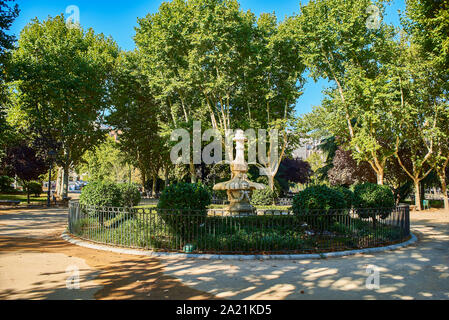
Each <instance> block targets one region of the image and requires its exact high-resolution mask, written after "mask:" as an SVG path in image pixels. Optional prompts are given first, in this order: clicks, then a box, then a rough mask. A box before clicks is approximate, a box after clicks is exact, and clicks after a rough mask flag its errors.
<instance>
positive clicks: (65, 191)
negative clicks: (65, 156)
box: [62, 164, 69, 199]
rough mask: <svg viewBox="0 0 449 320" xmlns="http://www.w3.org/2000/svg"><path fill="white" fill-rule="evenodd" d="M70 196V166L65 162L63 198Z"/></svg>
mask: <svg viewBox="0 0 449 320" xmlns="http://www.w3.org/2000/svg"><path fill="white" fill-rule="evenodd" d="M68 197H69V166H68V164H64V173H63V178H62V199H66V198H68Z"/></svg>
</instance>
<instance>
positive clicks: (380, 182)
mask: <svg viewBox="0 0 449 320" xmlns="http://www.w3.org/2000/svg"><path fill="white" fill-rule="evenodd" d="M376 175H377V184H378V185H380V186H383V185H384V171H383V169H382V170H379V171H378V172H376Z"/></svg>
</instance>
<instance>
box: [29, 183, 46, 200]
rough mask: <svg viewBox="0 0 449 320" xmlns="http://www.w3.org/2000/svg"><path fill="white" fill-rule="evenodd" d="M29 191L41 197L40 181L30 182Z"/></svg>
mask: <svg viewBox="0 0 449 320" xmlns="http://www.w3.org/2000/svg"><path fill="white" fill-rule="evenodd" d="M28 192H29V193H30V194H32V195H34V196H35V197H40V195H41V194H42V192H43V190H42V184H41V183H39V182H30V183H28Z"/></svg>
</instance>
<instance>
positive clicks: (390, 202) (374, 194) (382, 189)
mask: <svg viewBox="0 0 449 320" xmlns="http://www.w3.org/2000/svg"><path fill="white" fill-rule="evenodd" d="M394 206H395V200H394V194H393V191H391V189H390V187H388V186H381V185H377V184H373V183H364V184H359V185H356V186H355V187H354V207H355V208H363V209H366V208H370V209H371V208H375V209H376V208H393V207H394Z"/></svg>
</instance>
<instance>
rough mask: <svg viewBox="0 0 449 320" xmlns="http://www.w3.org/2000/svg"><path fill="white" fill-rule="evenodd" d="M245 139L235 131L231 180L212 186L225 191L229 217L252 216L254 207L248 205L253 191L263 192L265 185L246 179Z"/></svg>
mask: <svg viewBox="0 0 449 320" xmlns="http://www.w3.org/2000/svg"><path fill="white" fill-rule="evenodd" d="M247 140H248V139H247V138H246V137H245V133H244V132H243V130H237V133H236V136H235V138H234V141H235V142H236V151H237V152H236V157H235V160H234V161H233V162H232V163H231V171H232V179H231V180H230V181H227V182H223V183H219V184H217V185H215V186H214V190H226V192H227V195H228V200H229V202H230V204H229V206H228V208H227V211H228V213H229V214H230V215H251V214H254V207H253V206H252V205H251V204H250V200H251V194H252V192H253V191H254V190H263V189H265V185H263V184H260V183H254V182H251V181H250V180H249V179H248V176H247V173H248V164H247V163H246V161H245V142H246V141H247Z"/></svg>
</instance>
